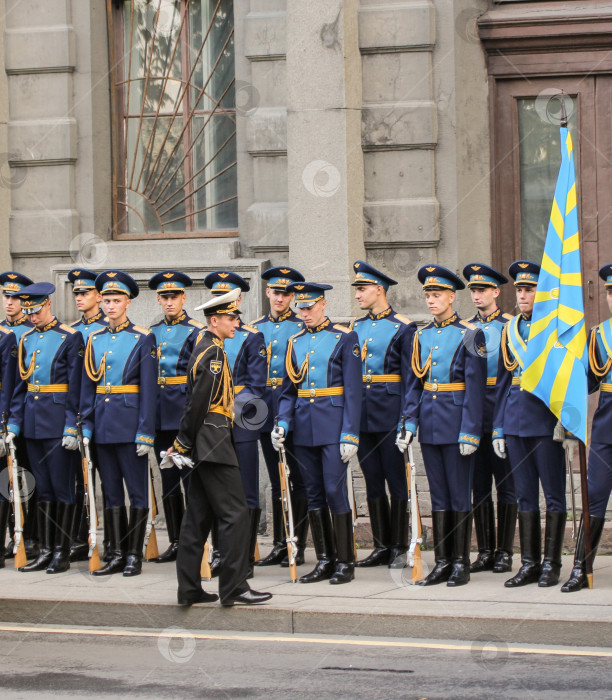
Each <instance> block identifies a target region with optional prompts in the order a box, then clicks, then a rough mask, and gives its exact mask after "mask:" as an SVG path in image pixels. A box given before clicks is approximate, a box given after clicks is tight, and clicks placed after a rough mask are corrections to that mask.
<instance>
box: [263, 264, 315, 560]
mask: <svg viewBox="0 0 612 700" xmlns="http://www.w3.org/2000/svg"><path fill="white" fill-rule="evenodd" d="M261 278H262V279H264V280H266V281H267V282H268V286H267V288H266V296H267V297H268V299H269V301H270V313H268V314H266V315H265V316H262V317H261V318H258V319H257V320H256V321H253V323H252V326H253V327H254V328H257V330H258V331H261V332H262V333H263V336H264V340H265V343H266V352H267V356H268V379H267V382H266V391H265V393H264V400H265V402H266V406H267V408H268V418H267V420H266V423H265V425H264V426H263V427H262V429H261V434H260V443H261V450H262V452H263V455H264V459H265V461H266V467H267V469H268V475H269V477H270V484H271V486H272V533H273V546H272V550H271V551H270V552H269V554H268V555H267V556H266V557H264V558H263V559H260V560H259V561H258V562H257V563H256V566H272V565H274V564H280V565H281V566H289V561H288V559H287V544H286V542H285V528H284V522H283V507H282V503H281V486H280V476H279V472H278V455H277V453H276V451H275V450H274V447H273V446H272V438H271V433H272V429H273V427H274V419H275V418H276V416H277V415H278V400H279V398H280V389H281V386H282V383H283V378H284V377H285V355H286V354H287V343H288V342H289V338H290V337H291V336H292V335H295V334H296V333H298V332H299V331H301V330H302V328H303V327H304V323H303V322H302V321H301V320H300V318H299V317H298V316H297V314H296V313H295V312H294V311H292V310H291V302H292V301H293V297H294V293H293V292H288V291H287V287H288V286H289V285H290V284H292V283H293V282H303V281H304V276H303V275H302V274H301V273H300V272H298V271H297V270H295V269H293V268H292V267H284V266H281V267H271V268H270V269H269V270H266V271H265V272H264V273H262V275H261ZM286 449H287V452H286V454H287V461H288V463H289V471H290V474H291V477H290V480H291V484H290V487H291V505H292V508H293V520H294V527H295V536H296V538H297V550H298V551H297V555H296V562H297V564H298V565H300V564H303V563H304V550H305V548H306V537H307V536H308V500H307V499H306V488H305V486H304V482H303V481H302V477H301V474H300V470H299V468H298V466H297V464H296V463H295V460H294V458H293V445H292V442H291V436H288V439H287V443H286Z"/></svg>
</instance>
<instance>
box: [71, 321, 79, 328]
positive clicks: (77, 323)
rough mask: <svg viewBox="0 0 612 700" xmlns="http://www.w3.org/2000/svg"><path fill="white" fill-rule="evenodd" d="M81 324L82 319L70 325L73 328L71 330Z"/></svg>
mask: <svg viewBox="0 0 612 700" xmlns="http://www.w3.org/2000/svg"><path fill="white" fill-rule="evenodd" d="M79 323H81V319H79V320H78V321H73V322H72V323H71V324H70V327H71V328H76V327H77V326H78V325H79Z"/></svg>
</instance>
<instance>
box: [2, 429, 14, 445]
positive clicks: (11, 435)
mask: <svg viewBox="0 0 612 700" xmlns="http://www.w3.org/2000/svg"><path fill="white" fill-rule="evenodd" d="M14 439H15V433H10V432H9V433H7V434H6V437H5V438H4V440H5V441H6V444H7V445H9V444H10V443H11V442H13V440H14Z"/></svg>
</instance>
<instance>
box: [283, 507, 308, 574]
mask: <svg viewBox="0 0 612 700" xmlns="http://www.w3.org/2000/svg"><path fill="white" fill-rule="evenodd" d="M291 504H292V506H293V528H294V534H295V538H296V539H297V554H296V555H295V563H296V565H297V566H301V565H302V564H303V563H304V552H305V551H306V541H307V540H308V499H307V498H305V497H302V498H294V499H293V500H292V501H291ZM281 566H284V567H285V568H287V567H288V566H289V559H288V558H287V555H285V558H284V559H283V561H282V562H281Z"/></svg>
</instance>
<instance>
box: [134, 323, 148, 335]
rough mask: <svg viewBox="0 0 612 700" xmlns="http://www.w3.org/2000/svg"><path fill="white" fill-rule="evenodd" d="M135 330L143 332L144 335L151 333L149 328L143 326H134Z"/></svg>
mask: <svg viewBox="0 0 612 700" xmlns="http://www.w3.org/2000/svg"><path fill="white" fill-rule="evenodd" d="M132 327H133V328H134V330H135V331H138V332H139V333H142V334H143V335H149V333H150V332H151V331H150V330H149V329H148V328H143V327H142V326H136V325H134V326H132Z"/></svg>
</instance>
